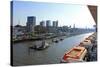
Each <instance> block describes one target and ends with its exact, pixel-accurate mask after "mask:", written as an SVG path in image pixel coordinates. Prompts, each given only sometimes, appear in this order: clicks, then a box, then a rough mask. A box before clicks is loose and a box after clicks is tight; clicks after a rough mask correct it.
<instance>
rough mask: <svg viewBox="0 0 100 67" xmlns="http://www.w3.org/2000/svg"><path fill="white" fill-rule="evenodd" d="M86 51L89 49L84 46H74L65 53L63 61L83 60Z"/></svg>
mask: <svg viewBox="0 0 100 67" xmlns="http://www.w3.org/2000/svg"><path fill="white" fill-rule="evenodd" d="M86 53H87V50H86V49H85V48H84V47H80V46H77V47H74V48H72V49H71V50H70V51H69V52H66V53H65V54H64V56H63V58H62V60H61V63H70V62H82V61H83V59H84V58H85V55H86Z"/></svg>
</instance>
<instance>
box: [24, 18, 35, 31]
mask: <svg viewBox="0 0 100 67" xmlns="http://www.w3.org/2000/svg"><path fill="white" fill-rule="evenodd" d="M26 25H27V32H34V26H35V25H36V17H35V16H28V17H27V24H26Z"/></svg>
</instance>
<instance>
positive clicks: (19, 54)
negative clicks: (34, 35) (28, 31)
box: [13, 33, 92, 65]
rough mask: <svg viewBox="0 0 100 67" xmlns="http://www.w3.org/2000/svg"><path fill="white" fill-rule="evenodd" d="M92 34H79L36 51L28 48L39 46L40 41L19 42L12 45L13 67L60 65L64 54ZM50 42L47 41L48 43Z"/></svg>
mask: <svg viewBox="0 0 100 67" xmlns="http://www.w3.org/2000/svg"><path fill="white" fill-rule="evenodd" d="M91 34H92V33H88V34H81V35H77V36H72V37H69V38H65V39H64V40H62V41H60V42H58V43H51V44H50V47H49V48H47V49H45V50H42V51H36V50H34V49H29V47H30V46H32V45H35V44H39V43H40V42H41V41H29V42H21V43H16V44H14V45H13V64H14V65H28V64H29V65H30V64H33V65H35V64H51V63H60V60H61V58H62V56H63V55H64V53H65V52H66V51H68V50H69V49H71V48H72V47H74V46H75V45H78V44H79V43H80V42H81V41H83V40H84V38H86V37H88V36H89V35H91ZM50 41H51V40H48V42H50Z"/></svg>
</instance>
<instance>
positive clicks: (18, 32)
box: [12, 25, 26, 38]
mask: <svg viewBox="0 0 100 67" xmlns="http://www.w3.org/2000/svg"><path fill="white" fill-rule="evenodd" d="M12 32H13V33H12V34H13V38H22V37H21V36H22V35H23V36H24V34H25V33H26V26H21V25H16V26H13V29H12Z"/></svg>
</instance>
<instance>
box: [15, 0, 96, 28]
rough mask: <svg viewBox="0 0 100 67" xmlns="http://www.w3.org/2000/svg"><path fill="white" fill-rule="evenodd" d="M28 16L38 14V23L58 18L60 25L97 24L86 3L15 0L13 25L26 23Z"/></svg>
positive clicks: (81, 26)
mask: <svg viewBox="0 0 100 67" xmlns="http://www.w3.org/2000/svg"><path fill="white" fill-rule="evenodd" d="M27 16H36V24H37V25H38V24H39V23H40V21H42V20H44V21H46V20H51V22H52V21H55V20H58V25H59V26H65V25H68V26H70V25H71V26H73V25H74V24H75V26H76V27H78V28H86V27H87V28H93V25H95V22H94V19H93V18H92V16H91V14H90V12H89V9H88V8H87V6H86V5H73V4H58V3H43V2H31V1H27V2H26V1H14V3H13V25H16V24H21V25H26V22H27Z"/></svg>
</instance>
